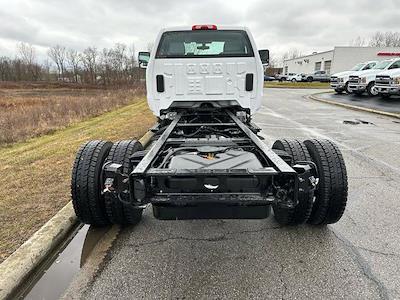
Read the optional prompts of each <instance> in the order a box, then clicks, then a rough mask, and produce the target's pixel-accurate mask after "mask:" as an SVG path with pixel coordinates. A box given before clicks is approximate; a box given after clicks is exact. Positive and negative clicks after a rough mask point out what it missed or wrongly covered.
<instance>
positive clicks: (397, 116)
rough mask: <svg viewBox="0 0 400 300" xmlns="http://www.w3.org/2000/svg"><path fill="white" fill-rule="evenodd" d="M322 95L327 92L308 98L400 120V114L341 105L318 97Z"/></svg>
mask: <svg viewBox="0 0 400 300" xmlns="http://www.w3.org/2000/svg"><path fill="white" fill-rule="evenodd" d="M327 93H329V92H327ZM321 94H326V93H325V92H322V93H315V94H312V95H309V96H308V98H309V99H312V100H315V101H319V102H323V103H328V104H333V105H336V106H341V107H345V108H349V109H353V110H359V111H366V112H369V113H373V114H378V115H383V116H387V117H392V118H396V119H400V114H395V113H390V112H386V111H381V110H376V109H372V108H367V107H362V106H356V105H351V104H346V103H340V102H336V101H330V100H326V99H322V98H319V97H318V95H321Z"/></svg>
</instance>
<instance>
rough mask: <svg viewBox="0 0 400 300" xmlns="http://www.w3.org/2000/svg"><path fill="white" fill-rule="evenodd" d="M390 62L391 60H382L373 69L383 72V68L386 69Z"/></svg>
mask: <svg viewBox="0 0 400 300" xmlns="http://www.w3.org/2000/svg"><path fill="white" fill-rule="evenodd" d="M391 62H392V61H391V60H384V61H381V62H378V63H377V64H376V66H375V67H373V69H378V70H383V69H384V68H386V67H387V66H388V65H389V64H390V63H391Z"/></svg>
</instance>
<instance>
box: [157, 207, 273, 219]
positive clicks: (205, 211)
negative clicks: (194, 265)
mask: <svg viewBox="0 0 400 300" xmlns="http://www.w3.org/2000/svg"><path fill="white" fill-rule="evenodd" d="M270 208H271V206H270V205H252V206H239V205H215V204H202V205H198V206H170V205H168V206H163V205H154V204H153V214H154V217H155V218H157V219H159V220H193V219H265V218H267V217H268V216H269V214H270V211H271V209H270Z"/></svg>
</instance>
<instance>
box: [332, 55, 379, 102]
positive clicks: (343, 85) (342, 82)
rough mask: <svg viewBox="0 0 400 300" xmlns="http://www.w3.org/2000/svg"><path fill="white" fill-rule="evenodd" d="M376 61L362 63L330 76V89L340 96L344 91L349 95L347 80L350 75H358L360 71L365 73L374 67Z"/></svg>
mask: <svg viewBox="0 0 400 300" xmlns="http://www.w3.org/2000/svg"><path fill="white" fill-rule="evenodd" d="M376 63H377V62H376V61H367V62H363V63H359V64H357V65H355V66H354V67H353V68H351V69H350V70H349V71H343V72H339V73H335V74H333V75H332V76H331V87H332V88H333V89H334V90H335V92H336V93H338V94H341V93H343V92H344V91H345V92H346V93H347V94H350V93H351V92H350V90H349V78H350V75H358V73H359V72H360V71H365V70H369V69H372V68H373V67H374V66H375V65H376Z"/></svg>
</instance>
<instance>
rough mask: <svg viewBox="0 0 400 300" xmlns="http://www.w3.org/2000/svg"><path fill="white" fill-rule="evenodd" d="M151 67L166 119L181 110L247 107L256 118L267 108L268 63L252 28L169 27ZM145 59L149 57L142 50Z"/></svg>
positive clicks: (155, 97)
mask: <svg viewBox="0 0 400 300" xmlns="http://www.w3.org/2000/svg"><path fill="white" fill-rule="evenodd" d="M155 45H156V46H155V47H154V51H152V52H151V53H150V54H149V60H148V61H145V60H142V61H141V60H140V56H139V63H141V64H142V65H146V66H147V72H146V86H147V99H148V103H149V107H150V109H151V110H152V111H153V113H154V114H155V115H156V116H158V117H160V116H161V115H163V114H164V113H166V112H168V111H170V110H172V109H176V108H193V107H200V106H202V105H204V104H207V105H213V106H215V107H235V106H236V107H241V108H243V109H246V110H248V111H249V112H250V113H251V114H252V113H254V112H255V111H257V110H258V109H259V108H260V106H261V98H262V96H263V82H264V78H263V76H264V72H263V64H267V63H268V57H269V53H268V50H261V51H260V53H261V56H262V57H261V58H262V59H263V61H261V58H260V53H259V52H258V51H257V48H256V45H255V42H254V39H253V37H252V35H251V33H250V31H249V30H248V29H247V28H246V27H234V26H229V27H228V26H218V27H217V26H216V25H194V26H192V27H175V28H168V29H163V30H161V32H160V33H159V35H158V37H157V39H156V42H155ZM141 54H142V57H145V55H144V53H143V52H141Z"/></svg>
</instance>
